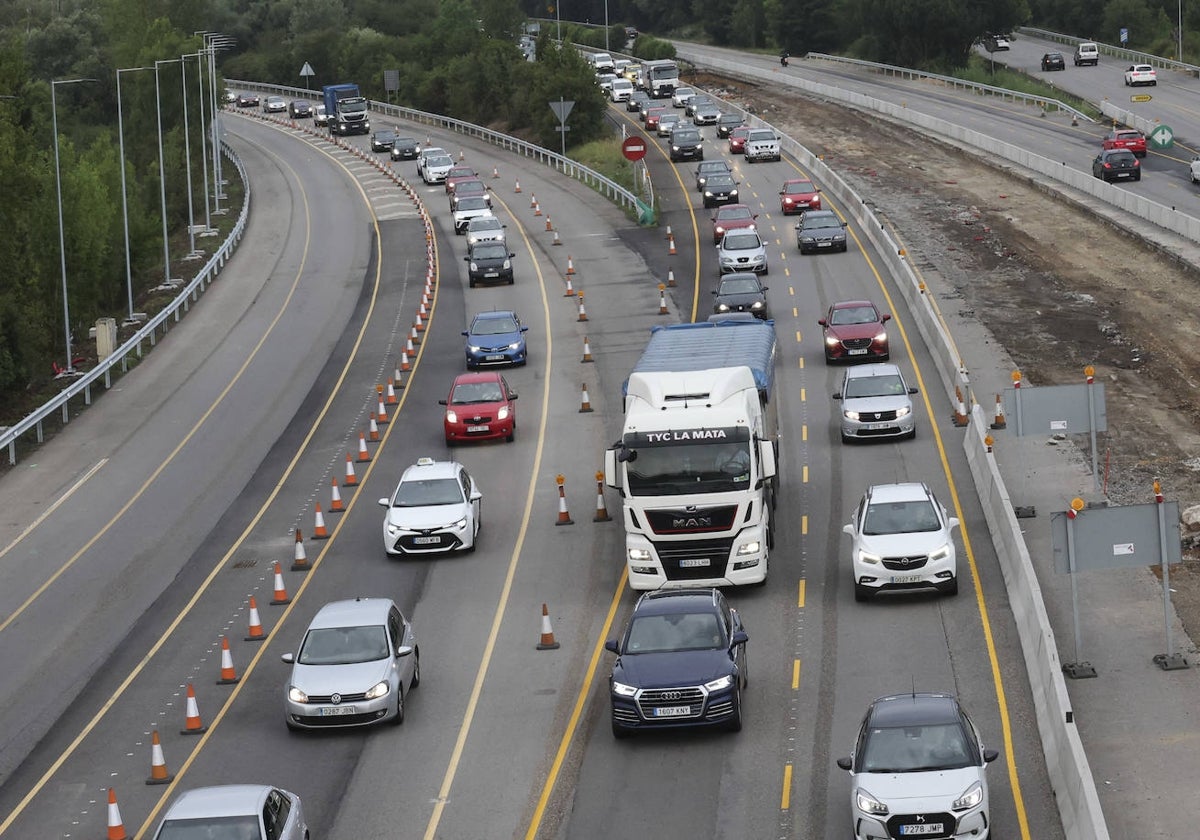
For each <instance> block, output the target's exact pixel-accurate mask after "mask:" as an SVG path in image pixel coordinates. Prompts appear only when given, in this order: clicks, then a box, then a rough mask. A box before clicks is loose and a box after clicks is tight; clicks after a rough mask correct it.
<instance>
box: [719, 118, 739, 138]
mask: <svg viewBox="0 0 1200 840" xmlns="http://www.w3.org/2000/svg"><path fill="white" fill-rule="evenodd" d="M745 124H746V118H745V117H743V116H742V115H741V114H728V113H722V114H721V116H720V117H718V118H717V137H719V138H721V139H722V140H727V139H728V138H729V132H731V131H733V130H734V129H735V128H738V127H740V126H743V125H745Z"/></svg>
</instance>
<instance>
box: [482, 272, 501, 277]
mask: <svg viewBox="0 0 1200 840" xmlns="http://www.w3.org/2000/svg"><path fill="white" fill-rule="evenodd" d="M483 276H484V277H499V276H500V272H499V271H485V272H483Z"/></svg>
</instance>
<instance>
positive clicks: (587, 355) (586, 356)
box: [579, 335, 595, 363]
mask: <svg viewBox="0 0 1200 840" xmlns="http://www.w3.org/2000/svg"><path fill="white" fill-rule="evenodd" d="M579 361H580V363H587V362H592V361H595V360H594V359H593V358H592V346H591V345H590V344H588V337H587V336H586V335H585V336H584V337H583V358H582V359H580V360H579Z"/></svg>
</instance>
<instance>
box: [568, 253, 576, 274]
mask: <svg viewBox="0 0 1200 840" xmlns="http://www.w3.org/2000/svg"><path fill="white" fill-rule="evenodd" d="M574 273H575V263H574V262H573V261H572V260H571V255H570V254H567V274H574Z"/></svg>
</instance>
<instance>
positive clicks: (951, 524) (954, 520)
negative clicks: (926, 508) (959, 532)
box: [946, 516, 958, 530]
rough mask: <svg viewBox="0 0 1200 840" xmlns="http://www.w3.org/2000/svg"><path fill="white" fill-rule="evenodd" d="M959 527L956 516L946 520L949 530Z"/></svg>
mask: <svg viewBox="0 0 1200 840" xmlns="http://www.w3.org/2000/svg"><path fill="white" fill-rule="evenodd" d="M957 527H958V519H957V518H956V517H954V516H951V517H950V518H949V519H948V520H946V529H947V530H951V529H953V528H957Z"/></svg>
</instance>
